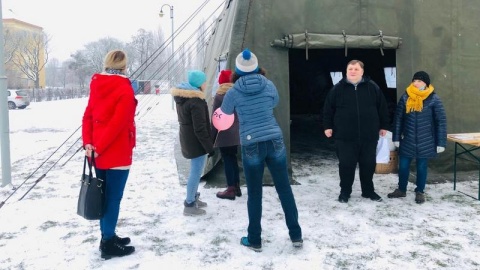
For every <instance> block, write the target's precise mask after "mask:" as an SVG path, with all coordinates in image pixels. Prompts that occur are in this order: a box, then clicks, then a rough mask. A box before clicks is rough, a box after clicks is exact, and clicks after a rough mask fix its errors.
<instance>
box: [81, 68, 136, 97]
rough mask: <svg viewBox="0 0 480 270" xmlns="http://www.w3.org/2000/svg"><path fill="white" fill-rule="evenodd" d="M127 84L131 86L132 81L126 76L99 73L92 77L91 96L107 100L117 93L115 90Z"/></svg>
mask: <svg viewBox="0 0 480 270" xmlns="http://www.w3.org/2000/svg"><path fill="white" fill-rule="evenodd" d="M125 84H127V85H129V86H131V83H130V80H129V79H128V78H127V77H125V76H124V75H118V74H107V73H97V74H94V75H93V76H92V81H91V83H90V88H91V90H92V91H91V95H94V96H95V98H106V97H108V96H110V95H112V94H113V93H115V91H113V89H117V88H119V87H121V86H123V85H125Z"/></svg>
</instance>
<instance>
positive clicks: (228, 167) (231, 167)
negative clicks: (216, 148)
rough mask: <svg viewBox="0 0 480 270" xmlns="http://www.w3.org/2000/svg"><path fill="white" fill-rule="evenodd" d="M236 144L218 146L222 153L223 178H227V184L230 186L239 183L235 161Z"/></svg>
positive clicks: (236, 162)
mask: <svg viewBox="0 0 480 270" xmlns="http://www.w3.org/2000/svg"><path fill="white" fill-rule="evenodd" d="M237 148H238V147H237V146H227V147H220V153H222V159H223V168H224V170H225V178H227V186H229V187H232V186H236V185H237V184H238V183H240V175H239V169H238V161H237V152H238V150H237Z"/></svg>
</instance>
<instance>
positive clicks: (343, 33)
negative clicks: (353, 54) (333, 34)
mask: <svg viewBox="0 0 480 270" xmlns="http://www.w3.org/2000/svg"><path fill="white" fill-rule="evenodd" d="M342 35H343V41H344V42H345V57H347V53H348V48H347V46H348V45H347V34H346V33H345V30H342Z"/></svg>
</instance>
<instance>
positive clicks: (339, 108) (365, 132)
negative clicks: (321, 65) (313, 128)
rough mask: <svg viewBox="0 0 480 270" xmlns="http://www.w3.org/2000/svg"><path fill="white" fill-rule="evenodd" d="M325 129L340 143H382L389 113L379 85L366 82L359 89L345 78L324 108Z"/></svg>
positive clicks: (365, 79)
mask: <svg viewBox="0 0 480 270" xmlns="http://www.w3.org/2000/svg"><path fill="white" fill-rule="evenodd" d="M323 125H324V129H333V137H334V138H335V139H338V140H347V141H353V140H362V141H378V136H379V131H380V129H385V130H388V128H389V120H388V110H387V102H386V101H385V97H384V95H383V93H382V91H381V90H380V88H379V87H378V85H377V84H376V83H375V82H373V81H372V80H370V79H368V78H364V79H363V80H362V81H361V82H360V83H359V84H358V85H357V86H356V87H355V85H353V84H351V83H350V82H348V81H347V80H346V78H343V79H342V80H341V81H340V82H338V83H337V84H336V85H335V86H334V87H333V88H332V89H331V90H330V92H329V93H328V95H327V98H326V99H325V105H324V107H323Z"/></svg>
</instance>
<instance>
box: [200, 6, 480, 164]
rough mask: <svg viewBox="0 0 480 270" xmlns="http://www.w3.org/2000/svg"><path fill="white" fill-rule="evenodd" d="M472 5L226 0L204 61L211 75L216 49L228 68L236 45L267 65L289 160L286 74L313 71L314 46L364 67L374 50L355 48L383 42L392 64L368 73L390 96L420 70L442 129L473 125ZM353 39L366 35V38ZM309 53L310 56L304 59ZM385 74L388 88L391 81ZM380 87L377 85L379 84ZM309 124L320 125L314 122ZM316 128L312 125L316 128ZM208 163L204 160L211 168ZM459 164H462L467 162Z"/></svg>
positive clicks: (476, 35)
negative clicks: (440, 112)
mask: <svg viewBox="0 0 480 270" xmlns="http://www.w3.org/2000/svg"><path fill="white" fill-rule="evenodd" d="M479 12H480V2H479V1H476V0H464V1H455V0H422V1H419V0H404V1H393V0H388V1H377V0H358V1H350V0H322V1H311V0H298V1H288V0H262V1H258V0H257V1H255V0H242V1H238V0H237V1H235V0H227V1H226V2H225V8H224V11H223V13H222V15H221V16H220V17H219V18H218V21H217V24H216V29H215V31H214V33H213V34H212V36H211V37H210V39H209V41H208V45H207V49H206V58H205V63H204V67H205V71H206V73H207V77H208V80H209V82H213V81H215V79H216V74H217V72H218V70H219V69H218V67H219V65H220V62H221V61H219V60H218V59H219V58H221V57H223V59H224V60H223V61H224V62H223V65H225V66H226V67H227V68H234V61H235V57H236V55H237V54H238V53H240V52H241V51H242V50H243V49H244V48H249V49H250V50H251V51H252V52H254V53H255V54H256V55H257V57H258V59H259V64H260V65H261V66H262V67H264V68H265V69H266V70H267V77H268V78H269V79H271V80H272V81H273V82H274V83H275V85H276V86H277V88H278V91H279V95H280V104H279V105H278V107H277V108H276V109H275V115H276V117H277V120H278V122H279V125H280V127H281V128H282V130H283V133H284V138H285V142H286V144H287V154H288V160H289V164H290V153H291V146H292V145H291V139H292V138H291V134H292V132H293V131H294V130H293V129H294V128H295V127H294V126H293V127H292V126H291V124H290V123H291V120H292V107H291V97H292V89H291V88H292V79H295V78H294V77H292V74H294V73H295V72H297V73H298V72H313V71H314V70H312V69H311V68H310V67H313V68H315V66H317V67H318V65H321V63H322V59H323V58H321V56H317V58H315V57H313V58H312V56H313V55H315V54H318V55H322V53H315V51H324V53H323V54H325V52H332V53H337V54H340V51H341V52H342V53H343V54H344V56H343V59H342V58H340V57H336V58H334V60H335V63H336V64H337V65H339V66H341V68H343V69H341V70H336V71H335V72H337V73H336V74H338V72H344V69H345V67H346V63H347V62H348V61H349V60H351V59H353V58H352V57H358V58H360V59H359V60H362V61H364V62H366V67H365V68H366V74H367V70H368V69H369V64H368V63H369V57H370V56H371V55H374V53H372V52H370V53H365V54H363V53H362V50H378V54H379V55H382V57H385V56H384V55H385V51H386V50H390V53H387V54H392V53H393V57H392V56H390V57H391V58H392V59H394V64H393V65H392V64H391V63H388V64H387V62H391V59H390V60H389V61H384V62H386V63H384V64H382V65H383V66H379V67H376V68H375V72H373V73H377V72H378V73H381V76H379V75H378V74H377V75H376V76H377V77H383V80H385V87H386V88H390V89H394V90H393V93H394V94H393V96H394V97H393V99H394V102H393V103H394V104H395V103H396V99H398V97H400V95H401V94H402V93H403V92H404V91H405V88H406V87H407V86H408V84H409V83H410V82H411V78H412V75H413V73H415V72H416V71H418V70H425V71H427V72H428V73H429V74H430V77H431V80H432V84H433V85H434V86H435V91H436V92H437V94H438V95H439V96H440V97H441V99H442V101H443V103H444V106H445V110H446V113H447V121H448V133H465V132H478V130H477V128H478V127H477V126H478V124H477V123H478V119H479V116H480V111H479V110H478V109H477V106H478V104H479V101H480V100H479V99H480V98H479V97H480V95H479V94H478V93H477V90H476V88H477V86H478V85H479V83H480V81H479V80H480V76H476V74H477V73H478V71H479V69H480V66H479V65H478V64H477V63H478V60H479V58H480V53H479V52H480V45H479V44H480V32H478V31H477V27H478V25H479V24H480V18H479V17H478V14H479ZM305 37H307V39H306V38H305ZM345 37H347V42H345ZM380 37H383V38H382V39H381V38H380ZM353 40H355V41H353ZM382 40H383V41H382ZM357 41H358V42H357ZM360 41H362V42H363V41H366V43H367V44H368V46H366V45H362V44H365V42H363V43H359V42H360ZM332 43H335V44H334V45H332ZM342 43H343V47H342ZM285 44H287V46H285ZM328 44H330V45H328ZM322 46H323V47H322ZM327 47H328V48H327ZM375 47H377V48H375ZM328 50H330V51H328ZM335 50H339V51H335ZM365 52H366V51H365ZM345 54H346V55H345ZM300 57H302V58H303V59H304V61H305V62H307V63H309V64H305V65H304V66H303V68H305V70H301V71H299V70H298V69H297V68H296V67H292V65H290V64H289V62H290V61H292V59H299V58H300ZM362 57H364V58H362ZM379 59H382V58H379ZM225 61H226V63H225ZM309 61H310V62H309ZM311 61H317V62H318V63H317V65H315V64H310V63H311ZM382 61H383V60H382ZM370 62H378V60H376V61H370ZM319 63H320V64H319ZM387 70H390V72H391V71H392V70H394V71H395V72H396V74H395V76H391V75H388V76H387V75H386V73H385V72H386V71H387ZM335 72H334V73H333V74H335ZM392 78H394V80H393V82H394V83H396V87H395V88H392V87H391V85H392ZM387 81H389V86H390V87H388V86H387V83H386V82H387ZM377 83H378V82H377ZM382 90H384V93H385V91H386V90H385V89H382ZM322 91H323V90H322ZM210 94H213V93H210ZM310 129H311V130H313V129H318V130H320V131H323V127H322V126H321V125H320V124H319V125H318V126H312V127H310ZM318 130H317V132H318ZM322 133H323V132H318V134H319V136H321V134H322ZM452 148H453V145H452V144H449V145H448V146H447V151H446V152H445V153H444V154H442V155H440V156H439V157H438V158H437V159H435V160H432V162H431V164H432V167H434V168H435V169H438V170H443V171H449V170H451V169H452V166H453V164H452V163H453V162H452V161H453V150H452ZM215 163H216V161H215V160H212V161H210V162H209V165H208V166H207V167H209V168H212V167H213V165H214V164H215ZM459 166H460V168H462V166H463V168H465V169H468V168H469V167H468V163H463V164H460V165H459Z"/></svg>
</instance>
